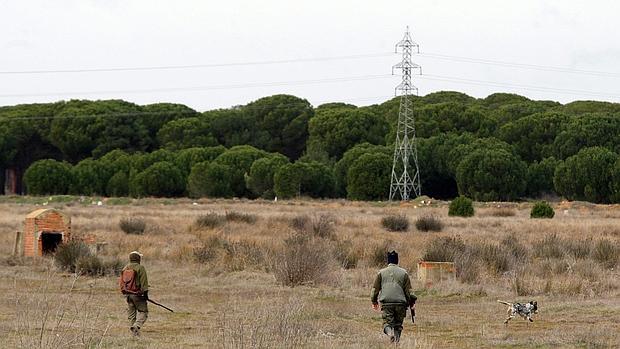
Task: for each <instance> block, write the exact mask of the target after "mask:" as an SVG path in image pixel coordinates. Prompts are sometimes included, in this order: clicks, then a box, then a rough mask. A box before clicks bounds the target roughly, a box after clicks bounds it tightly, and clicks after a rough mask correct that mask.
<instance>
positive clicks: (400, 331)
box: [394, 330, 403, 343]
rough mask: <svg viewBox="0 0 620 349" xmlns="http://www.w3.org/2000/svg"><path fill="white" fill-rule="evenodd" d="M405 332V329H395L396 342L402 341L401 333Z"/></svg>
mask: <svg viewBox="0 0 620 349" xmlns="http://www.w3.org/2000/svg"><path fill="white" fill-rule="evenodd" d="M402 332H403V330H394V342H395V343H398V342H400V334H401V333H402Z"/></svg>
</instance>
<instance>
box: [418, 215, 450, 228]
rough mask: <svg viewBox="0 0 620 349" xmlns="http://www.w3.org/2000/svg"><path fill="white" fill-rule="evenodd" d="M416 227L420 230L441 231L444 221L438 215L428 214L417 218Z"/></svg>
mask: <svg viewBox="0 0 620 349" xmlns="http://www.w3.org/2000/svg"><path fill="white" fill-rule="evenodd" d="M415 227H416V229H418V230H419V231H441V230H442V229H443V223H442V222H441V220H439V218H437V217H436V216H433V215H426V216H422V217H418V218H417V219H416V221H415Z"/></svg>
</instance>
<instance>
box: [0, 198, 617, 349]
mask: <svg viewBox="0 0 620 349" xmlns="http://www.w3.org/2000/svg"><path fill="white" fill-rule="evenodd" d="M98 200H99V199H98V198H95V199H86V200H80V198H78V197H63V199H62V200H58V199H56V198H52V201H51V202H52V204H51V206H52V207H56V208H59V209H61V210H63V211H64V212H66V213H68V214H69V215H71V217H72V222H73V231H74V233H75V234H76V236H80V235H81V234H94V235H95V236H96V237H97V239H98V240H99V241H105V242H107V243H108V244H107V246H106V248H105V249H104V251H103V252H102V253H101V254H100V255H99V256H98V257H99V258H100V259H101V261H104V262H106V263H111V262H110V261H115V260H116V259H123V260H125V259H126V258H127V254H128V252H130V251H132V250H139V251H141V252H142V253H144V260H143V264H144V265H145V266H146V268H147V270H148V272H149V281H150V283H151V284H152V287H151V291H150V297H151V298H153V299H155V300H157V301H159V302H161V303H163V304H166V305H168V306H170V307H172V308H173V309H174V310H175V312H174V313H169V312H166V311H163V310H162V309H159V308H157V307H155V306H153V305H150V306H149V310H150V316H149V320H148V322H147V324H146V326H145V327H144V329H143V336H142V338H141V339H140V340H136V339H133V338H131V336H130V333H129V330H128V325H127V324H126V319H125V310H124V307H125V302H124V300H123V298H122V296H121V295H120V294H119V293H118V291H117V289H116V288H117V281H116V276H114V266H113V265H111V266H110V267H109V268H108V269H106V271H101V272H94V273H93V274H95V275H97V276H89V275H87V274H88V273H86V272H85V273H79V272H78V273H77V274H74V273H72V272H71V271H72V270H68V269H66V268H61V267H59V266H58V265H57V264H56V263H55V262H54V259H53V258H50V257H44V258H36V259H23V258H18V257H12V256H11V252H12V246H13V239H14V232H15V231H17V230H20V229H21V223H22V221H23V218H24V216H25V215H26V214H27V213H28V212H30V211H32V210H34V209H36V208H39V207H41V206H40V205H41V202H50V198H49V197H48V198H36V197H35V198H28V197H20V198H14V199H11V198H4V199H3V201H4V202H3V203H0V209H1V212H2V213H1V214H0V226H1V227H2V228H1V229H2V230H1V231H0V255H1V256H2V260H1V261H2V267H1V268H0V306H1V307H2V309H3V311H2V312H0V342H1V343H2V347H6V348H35V347H40V348H58V347H63V348H74V347H75V348H156V349H158V348H161V349H163V348H166V349H167V348H268V347H276V348H300V347H301V348H383V347H389V344H388V343H387V338H385V336H384V335H382V333H381V318H380V314H379V313H377V312H374V311H372V309H371V308H370V301H369V293H370V287H371V283H372V281H373V279H374V276H375V273H376V272H377V270H378V269H379V268H381V267H382V266H383V265H385V252H386V251H387V250H388V249H396V250H397V251H398V252H399V254H400V260H401V266H403V267H405V268H406V269H408V270H410V272H411V275H412V279H413V285H414V289H415V291H416V293H417V295H418V297H419V302H418V307H417V318H416V324H415V325H412V324H411V323H410V322H406V323H405V330H404V335H403V340H402V343H401V347H404V348H496V347H504V348H526V347H527V348H529V347H538V348H551V347H565V348H608V347H609V348H611V347H618V346H620V336H619V335H618V333H620V297H619V296H620V277H619V276H620V275H619V268H620V209H619V208H618V207H617V206H602V205H593V204H586V203H579V202H573V203H568V202H562V203H555V204H552V206H553V208H554V209H555V211H556V215H555V217H554V218H552V219H532V218H530V210H531V208H532V206H533V204H530V203H519V204H507V203H504V204H502V206H500V207H498V205H497V204H481V203H475V215H474V216H473V217H469V218H465V217H459V216H449V215H448V204H447V203H444V202H440V201H435V202H433V203H432V204H430V205H427V204H421V203H420V202H411V203H409V204H403V205H397V204H385V203H377V202H375V203H364V202H349V201H337V200H332V201H313V200H295V201H284V200H279V201H278V202H273V201H262V200H257V201H246V200H223V199H219V200H205V199H202V200H198V201H191V200H189V199H175V200H170V199H140V200H134V199H124V200H120V201H119V199H110V200H102V201H103V204H102V205H101V206H98V205H96V204H95V205H93V204H92V203H93V202H97V201H98ZM55 202H56V203H55ZM386 217H406V218H407V219H408V220H410V221H411V222H420V221H421V222H423V223H424V224H423V225H422V226H423V227H428V226H431V227H436V225H437V224H438V223H440V229H421V230H418V229H419V227H418V223H416V228H414V227H413V226H412V227H410V228H409V229H407V230H404V231H403V230H398V229H386V227H385V226H384V224H385V223H383V222H384V221H385V218H386ZM129 218H132V219H139V220H140V221H141V222H142V223H143V224H139V226H140V229H139V230H142V227H144V230H143V232H142V233H141V234H132V233H131V232H132V230H128V231H127V232H125V231H123V229H122V228H121V227H122V226H124V225H123V224H120V223H121V222H128V219H129ZM132 222H133V221H132ZM420 224H422V223H420ZM392 230H396V231H392ZM421 259H425V260H432V261H453V262H455V264H456V267H457V269H456V270H457V273H456V278H455V279H454V280H449V281H444V282H439V283H431V284H426V283H423V282H420V281H418V280H417V279H416V265H417V262H418V261H419V260H421ZM80 268H84V269H85V270H87V271H88V268H91V269H93V270H95V271H96V270H99V269H97V268H100V266H99V265H98V264H97V263H96V262H95V261H90V260H87V259H82V261H81V264H78V265H77V267H76V269H74V270H80ZM497 299H501V300H506V301H522V302H524V301H530V300H536V301H538V305H539V307H540V313H539V314H538V315H536V316H535V318H534V319H535V322H534V323H527V322H525V321H523V320H520V319H519V320H516V321H513V322H511V323H510V324H509V325H508V326H504V325H503V320H504V318H505V316H506V308H505V306H504V305H501V304H498V303H497V302H496V300H497Z"/></svg>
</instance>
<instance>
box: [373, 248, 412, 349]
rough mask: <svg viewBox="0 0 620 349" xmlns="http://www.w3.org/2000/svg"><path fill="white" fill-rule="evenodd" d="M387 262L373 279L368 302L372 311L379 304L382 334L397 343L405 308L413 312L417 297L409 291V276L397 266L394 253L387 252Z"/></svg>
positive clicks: (396, 254)
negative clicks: (369, 301) (370, 303)
mask: <svg viewBox="0 0 620 349" xmlns="http://www.w3.org/2000/svg"><path fill="white" fill-rule="evenodd" d="M387 262H388V266H387V267H385V268H383V269H381V270H380V271H379V273H378V274H377V277H376V278H375V282H374V284H373V286H372V293H371V296H370V300H371V302H372V308H373V309H374V310H378V309H379V304H381V312H382V313H383V315H382V317H383V333H385V334H386V335H388V336H389V337H390V341H392V342H398V341H400V335H401V333H402V331H403V320H404V319H405V316H406V315H407V307H409V308H411V311H412V312H413V311H414V309H415V301H416V299H417V297H416V295H415V294H414V293H413V290H412V289H411V280H410V279H409V274H408V273H407V271H406V270H405V269H403V268H401V267H399V266H398V253H396V251H390V252H388V254H387Z"/></svg>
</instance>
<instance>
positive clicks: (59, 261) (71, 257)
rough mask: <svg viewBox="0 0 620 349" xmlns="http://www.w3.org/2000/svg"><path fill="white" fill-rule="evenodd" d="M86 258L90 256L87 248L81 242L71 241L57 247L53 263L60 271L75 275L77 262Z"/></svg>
mask: <svg viewBox="0 0 620 349" xmlns="http://www.w3.org/2000/svg"><path fill="white" fill-rule="evenodd" d="M87 256H90V250H89V248H88V246H86V244H85V243H83V242H82V241H77V240H72V241H69V242H66V243H63V244H60V245H59V246H58V248H57V249H56V252H55V253H54V262H55V263H56V266H58V267H59V268H60V269H62V270H65V271H68V272H71V273H75V271H76V266H77V262H78V260H79V259H80V258H81V257H87Z"/></svg>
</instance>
